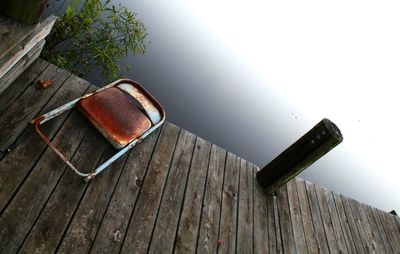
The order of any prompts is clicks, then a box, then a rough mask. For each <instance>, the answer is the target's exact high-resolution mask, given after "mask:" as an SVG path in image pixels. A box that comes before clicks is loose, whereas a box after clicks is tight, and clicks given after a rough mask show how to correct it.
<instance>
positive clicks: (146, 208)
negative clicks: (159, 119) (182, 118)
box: [121, 123, 180, 253]
mask: <svg viewBox="0 0 400 254" xmlns="http://www.w3.org/2000/svg"><path fill="white" fill-rule="evenodd" d="M179 131H180V130H179V128H178V127H176V126H174V125H172V124H170V123H165V124H164V127H163V129H162V131H161V136H160V138H159V140H158V142H157V145H156V148H155V151H154V154H153V157H152V159H151V163H150V166H149V169H148V170H147V173H146V176H145V178H144V181H143V185H142V187H141V191H140V194H139V196H138V200H137V202H136V205H135V208H134V210H133V214H132V216H131V221H130V223H129V227H128V230H127V232H126V236H125V239H124V242H123V245H122V250H121V252H122V253H129V252H131V251H132V250H135V251H136V252H138V253H143V252H146V251H147V249H148V247H149V242H150V237H151V233H152V231H153V227H154V222H155V220H156V216H157V212H158V207H159V205H160V202H161V197H162V193H163V189H164V184H165V181H166V178H167V175H168V171H169V166H170V164H171V161H172V155H173V152H174V149H175V146H176V142H177V139H178V135H179Z"/></svg>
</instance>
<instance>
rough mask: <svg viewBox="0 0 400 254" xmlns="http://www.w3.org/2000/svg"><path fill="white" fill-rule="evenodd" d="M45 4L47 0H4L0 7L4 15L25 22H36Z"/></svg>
mask: <svg viewBox="0 0 400 254" xmlns="http://www.w3.org/2000/svg"><path fill="white" fill-rule="evenodd" d="M46 4H47V0H29V1H26V0H4V1H2V3H1V5H0V7H1V8H0V9H1V14H2V15H4V17H7V18H10V19H13V20H16V21H18V22H21V23H25V24H36V23H38V22H39V20H40V16H41V14H42V12H43V9H44V7H45V5H46Z"/></svg>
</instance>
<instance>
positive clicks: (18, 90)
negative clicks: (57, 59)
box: [0, 58, 49, 115]
mask: <svg viewBox="0 0 400 254" xmlns="http://www.w3.org/2000/svg"><path fill="white" fill-rule="evenodd" d="M48 66H49V63H48V62H46V61H44V60H42V59H40V58H38V59H36V61H34V62H33V63H32V64H31V65H30V66H29V67H28V68H27V69H26V70H25V71H24V72H22V73H21V74H20V75H19V76H18V77H17V78H16V79H15V80H14V82H13V83H12V84H11V85H9V86H8V87H7V89H5V90H4V91H3V92H2V93H0V115H1V114H3V112H4V111H5V110H7V108H8V107H9V106H10V105H11V104H13V103H14V101H15V99H16V98H18V96H20V95H21V94H22V92H23V91H24V90H25V89H26V88H27V87H28V86H29V85H30V84H31V83H32V82H33V81H34V80H35V79H36V78H37V77H38V76H39V75H40V74H41V73H42V72H43V71H44V69H46V68H47V67H48Z"/></svg>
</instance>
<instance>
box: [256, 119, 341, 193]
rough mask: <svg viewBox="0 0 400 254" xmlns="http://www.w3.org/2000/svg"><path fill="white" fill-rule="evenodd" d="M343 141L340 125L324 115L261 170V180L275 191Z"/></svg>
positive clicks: (259, 172)
mask: <svg viewBox="0 0 400 254" xmlns="http://www.w3.org/2000/svg"><path fill="white" fill-rule="evenodd" d="M342 141H343V136H342V133H341V131H340V130H339V128H338V127H337V126H336V125H335V124H334V123H333V122H331V121H330V120H329V119H326V118H324V119H322V120H321V121H320V122H319V123H318V124H317V125H315V126H314V127H313V128H312V129H311V130H310V131H308V132H307V133H306V134H304V135H303V136H302V137H301V138H300V139H298V140H297V141H296V142H295V143H293V144H292V145H291V146H290V147H288V148H287V149H286V150H285V151H283V152H282V153H281V154H279V155H278V157H276V158H275V159H273V160H272V161H271V162H270V163H269V164H268V165H266V166H265V167H264V168H263V169H261V170H260V171H258V172H257V180H258V182H259V183H260V184H261V185H262V186H263V187H264V188H265V189H266V190H267V192H274V191H275V190H276V189H278V188H279V187H280V186H282V185H283V184H285V183H286V182H288V181H289V180H290V179H292V178H293V177H295V176H296V175H298V174H299V173H300V172H301V171H303V170H304V169H306V168H307V167H308V166H310V165H311V164H312V163H314V162H315V161H317V160H318V159H319V158H321V157H322V156H323V155H325V154H326V153H327V152H329V151H330V150H331V149H332V148H334V147H335V146H336V145H338V144H339V143H341V142H342Z"/></svg>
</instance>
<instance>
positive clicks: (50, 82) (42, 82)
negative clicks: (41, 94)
mask: <svg viewBox="0 0 400 254" xmlns="http://www.w3.org/2000/svg"><path fill="white" fill-rule="evenodd" d="M53 84H54V80H51V79H47V80H38V81H37V82H36V87H37V88H42V89H46V88H48V87H50V86H52V85H53Z"/></svg>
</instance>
